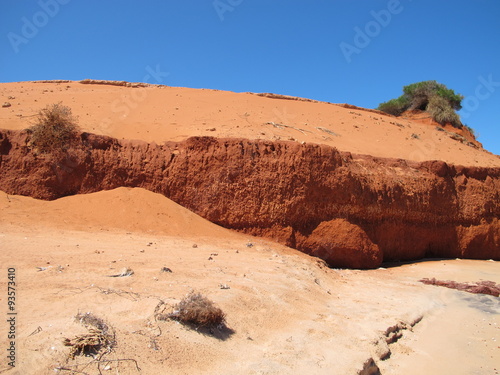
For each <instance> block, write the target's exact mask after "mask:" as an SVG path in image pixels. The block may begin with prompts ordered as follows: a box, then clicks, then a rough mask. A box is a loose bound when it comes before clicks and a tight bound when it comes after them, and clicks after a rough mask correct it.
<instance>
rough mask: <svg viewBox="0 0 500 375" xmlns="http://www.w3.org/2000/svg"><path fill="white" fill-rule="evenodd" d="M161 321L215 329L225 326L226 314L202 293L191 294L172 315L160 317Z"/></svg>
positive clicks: (176, 307)
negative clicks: (173, 321)
mask: <svg viewBox="0 0 500 375" xmlns="http://www.w3.org/2000/svg"><path fill="white" fill-rule="evenodd" d="M158 319H159V320H166V319H173V320H177V321H179V322H181V323H183V324H188V325H193V326H197V327H206V328H215V327H220V326H223V325H224V324H225V321H226V314H225V313H224V312H223V311H222V310H221V309H220V308H218V307H217V306H215V304H214V303H213V302H212V301H210V300H209V299H208V298H207V297H205V296H203V295H202V294H201V293H194V292H191V293H189V294H188V295H187V296H186V297H185V298H184V299H183V300H182V301H181V302H179V304H178V305H177V306H175V308H174V311H173V312H172V313H170V314H162V315H160V316H158Z"/></svg>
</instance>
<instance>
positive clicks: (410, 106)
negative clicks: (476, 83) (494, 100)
mask: <svg viewBox="0 0 500 375" xmlns="http://www.w3.org/2000/svg"><path fill="white" fill-rule="evenodd" d="M463 98H464V97H463V96H462V95H460V94H457V93H455V91H453V90H451V89H449V88H447V87H446V86H445V85H443V84H442V83H438V82H436V81H422V82H417V83H412V84H410V85H408V86H404V87H403V95H401V96H400V97H399V98H396V99H392V100H389V101H388V102H385V103H381V104H379V106H378V107H377V109H378V110H380V111H383V112H386V113H389V114H391V115H394V116H399V115H401V114H402V113H403V112H404V111H407V110H421V111H426V112H428V113H429V114H430V115H431V116H432V118H433V119H434V120H435V121H436V122H438V123H440V124H442V125H444V124H446V123H450V124H452V125H453V126H455V127H458V128H460V127H461V126H462V123H461V121H460V116H459V115H458V114H457V113H456V112H455V111H457V110H460V109H461V108H462V100H463Z"/></svg>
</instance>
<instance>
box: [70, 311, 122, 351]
mask: <svg viewBox="0 0 500 375" xmlns="http://www.w3.org/2000/svg"><path fill="white" fill-rule="evenodd" d="M75 319H76V320H77V321H79V322H80V323H82V324H83V325H84V326H85V328H87V329H88V331H89V333H88V334H83V335H78V336H76V337H74V338H72V339H68V338H66V339H64V345H66V346H71V351H70V353H69V357H70V358H71V359H74V358H75V356H77V355H82V354H83V355H97V354H99V353H100V352H105V353H106V352H107V353H109V352H111V349H112V348H113V346H114V345H115V344H116V340H115V333H114V331H113V330H112V329H111V328H110V327H109V325H108V324H107V323H106V322H105V321H104V320H102V319H101V318H98V317H97V316H95V315H94V314H92V313H86V314H78V315H77V316H76V317H75Z"/></svg>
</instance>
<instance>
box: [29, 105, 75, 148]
mask: <svg viewBox="0 0 500 375" xmlns="http://www.w3.org/2000/svg"><path fill="white" fill-rule="evenodd" d="M28 131H29V132H30V133H31V143H32V145H33V146H35V148H36V149H37V150H38V151H39V152H40V153H51V152H58V151H59V152H60V151H66V150H68V149H69V148H70V147H71V144H72V143H73V142H74V141H75V140H76V137H77V134H78V131H79V127H78V125H77V122H76V119H75V117H74V116H73V115H72V113H71V108H69V107H66V106H64V105H62V103H57V104H52V105H49V106H47V107H45V108H43V109H42V110H40V112H38V115H37V120H36V122H35V124H34V125H33V126H32V127H30V128H29V129H28Z"/></svg>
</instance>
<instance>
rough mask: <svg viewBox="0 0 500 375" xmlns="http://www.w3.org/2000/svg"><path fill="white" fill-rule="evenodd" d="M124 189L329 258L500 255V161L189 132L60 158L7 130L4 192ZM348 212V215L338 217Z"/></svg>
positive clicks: (43, 194) (102, 142) (87, 145)
mask: <svg viewBox="0 0 500 375" xmlns="http://www.w3.org/2000/svg"><path fill="white" fill-rule="evenodd" d="M120 186H128V187H142V188H145V189H148V190H151V191H154V192H157V193H162V194H164V195H165V196H166V197H168V198H170V199H172V200H174V201H175V202H177V203H179V204H181V205H183V206H185V207H187V208H189V209H191V210H192V211H194V212H196V213H198V214H199V215H201V216H202V217H204V218H206V219H208V220H210V221H212V222H215V223H217V224H220V225H222V226H224V227H226V228H232V229H236V230H239V231H243V232H246V233H249V234H254V235H260V236H266V237H270V238H273V239H276V240H277V241H280V242H282V243H284V244H287V245H289V246H291V247H294V248H297V249H299V250H302V251H304V252H307V253H310V254H316V255H319V256H320V257H322V258H323V259H326V260H327V261H328V263H329V264H330V265H332V266H342V267H357V268H372V267H377V266H378V265H379V264H380V263H381V261H382V260H384V261H395V260H411V259H420V258H423V257H466V258H478V259H489V258H493V259H497V260H500V222H499V219H498V218H499V217H500V168H476V167H474V168H473V167H470V168H469V167H463V166H453V165H448V164H446V163H444V162H441V161H428V162H422V163H419V162H410V161H405V160H396V159H382V158H374V157H370V156H363V155H352V154H350V153H346V152H339V151H338V150H336V149H334V148H332V147H329V146H324V145H316V144H299V143H297V142H272V141H263V140H259V141H252V140H246V139H216V138H210V137H197V138H189V139H187V140H185V141H183V142H177V143H174V142H171V143H166V144H164V145H156V144H148V143H145V142H138V141H119V140H117V139H113V138H109V137H104V136H97V135H93V134H88V133H83V134H82V135H81V139H80V141H79V146H78V147H77V148H75V149H72V150H71V151H70V152H69V153H67V154H63V155H59V156H57V157H56V156H47V155H37V154H36V153H34V152H33V150H31V149H30V147H29V134H27V133H25V132H14V131H0V190H3V191H5V192H7V193H9V194H21V195H28V196H32V197H35V198H41V199H55V198H58V197H62V196H66V195H72V194H81V193H90V192H95V191H99V190H105V189H113V188H116V187H120ZM337 219H341V220H337Z"/></svg>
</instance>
